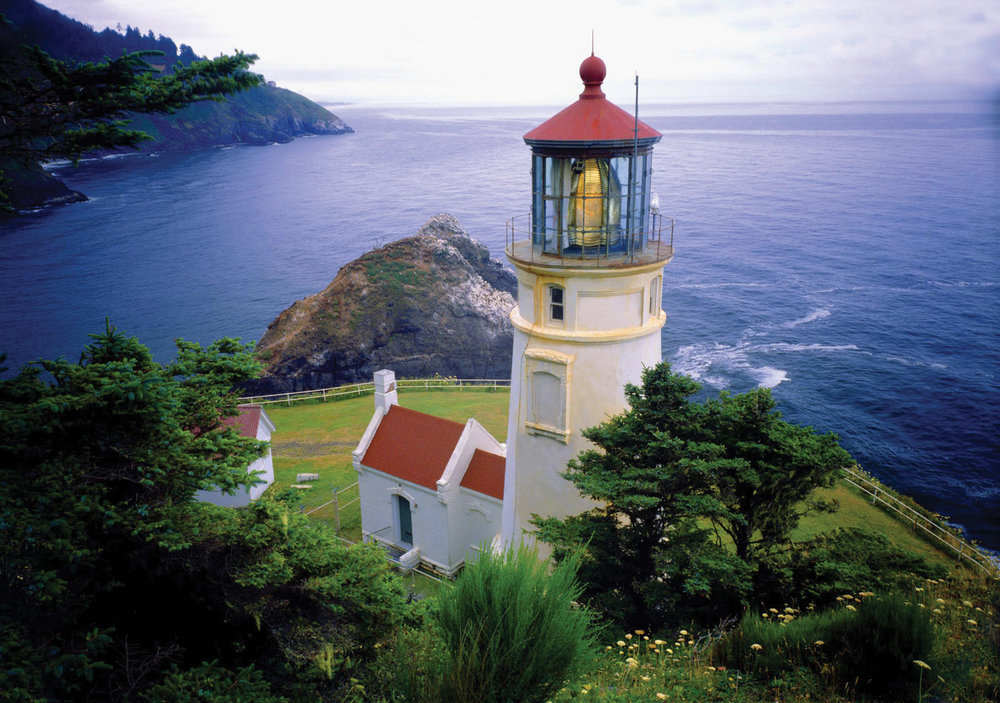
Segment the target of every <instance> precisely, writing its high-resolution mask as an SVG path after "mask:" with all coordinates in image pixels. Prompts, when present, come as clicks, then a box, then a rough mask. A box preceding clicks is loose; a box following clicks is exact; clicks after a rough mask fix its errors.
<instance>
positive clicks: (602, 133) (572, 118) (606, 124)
mask: <svg viewBox="0 0 1000 703" xmlns="http://www.w3.org/2000/svg"><path fill="white" fill-rule="evenodd" d="M606 74H607V69H606V68H605V67H604V62H603V61H601V59H599V58H597V57H596V56H593V55H591V56H589V57H587V58H586V59H584V61H583V63H582V64H580V78H581V79H582V80H583V84H584V89H583V92H582V93H580V99H579V100H577V101H576V102H575V103H573V104H572V105H570V106H569V107H567V108H566V109H565V110H563V111H562V112H559V113H558V114H556V115H555V116H553V117H550V118H549V119H548V120H546V121H545V122H543V123H542V124H540V125H538V126H537V127H535V128H534V129H533V130H531V131H530V132H528V133H527V134H525V135H524V140H525V141H526V142H528V143H529V144H531V143H533V142H585V143H590V142H607V141H615V142H622V141H630V140H635V137H636V131H635V127H636V124H635V117H634V116H633V115H630V114H629V113H627V112H625V110H623V109H621V108H620V107H618V106H617V105H615V104H614V103H612V102H610V101H609V100H608V99H607V96H605V95H604V91H603V90H601V84H602V83H603V82H604V77H605V75H606ZM638 136H639V139H640V140H647V139H651V140H654V141H655V140H658V139H659V138H660V137H662V136H663V135H662V134H660V133H659V132H658V131H656V130H655V129H653V128H652V127H650V126H649V125H648V124H646V123H645V122H642V121H641V120H640V121H639V135H638Z"/></svg>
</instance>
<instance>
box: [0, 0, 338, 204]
mask: <svg viewBox="0 0 1000 703" xmlns="http://www.w3.org/2000/svg"><path fill="white" fill-rule="evenodd" d="M3 9H4V13H5V14H3V15H0V112H2V113H3V115H4V120H3V123H2V124H0V168H2V169H3V171H2V173H0V196H3V195H6V196H8V199H9V203H8V208H10V207H13V208H15V209H27V208H32V207H38V206H42V205H51V204H56V203H63V202H72V201H73V200H80V199H83V196H81V195H80V194H78V193H72V192H71V191H68V190H67V189H66V188H65V187H62V188H60V186H59V184H58V182H57V181H55V179H53V178H52V177H51V176H46V175H45V174H43V173H41V172H40V170H39V168H38V163H39V162H45V161H49V160H54V159H63V158H68V159H72V160H76V159H78V158H80V157H82V156H85V155H92V154H102V153H107V152H108V151H114V150H119V149H139V150H144V151H158V150H165V149H190V148H199V147H208V146H216V145H222V144H258V145H259V144H267V143H271V142H286V141H289V140H290V139H292V138H293V137H295V136H298V135H302V134H340V133H344V132H350V131H352V130H351V128H350V127H348V126H347V125H346V124H344V123H343V121H342V120H340V118H338V117H336V116H335V115H333V114H332V113H330V112H329V111H328V110H326V109H325V108H323V107H321V106H319V105H317V104H316V103H313V102H312V101H310V100H308V99H306V98H304V97H302V96H300V95H296V94H295V93H292V92H290V91H287V90H282V89H278V88H275V87H273V86H268V85H263V78H262V77H261V76H259V75H256V74H253V73H250V72H249V71H248V70H247V69H248V67H249V66H250V64H251V63H253V61H254V60H255V59H256V56H253V55H251V54H244V53H243V52H236V53H235V54H234V55H233V56H219V57H217V58H215V59H212V60H210V61H208V60H204V59H199V58H198V57H196V56H195V55H194V53H193V51H192V50H191V49H190V47H186V46H184V45H181V50H180V52H178V50H177V47H176V45H175V44H174V42H173V40H171V39H170V38H169V37H163V36H162V35H161V36H160V37H158V38H157V37H154V36H153V34H152V31H150V32H149V34H148V35H146V36H144V35H141V34H140V33H139V32H138V31H137V30H135V29H133V28H131V27H129V28H128V29H127V30H125V31H124V32H122V33H119V32H115V31H112V30H110V29H106V30H104V31H103V32H100V33H97V32H94V31H93V29H91V28H90V27H87V26H86V25H83V24H81V23H79V22H76V21H74V20H71V19H70V18H68V17H65V16H63V15H61V14H60V13H58V12H55V11H53V10H49V9H47V8H45V7H43V6H41V5H39V4H38V3H36V2H34V0H12V2H10V3H8V4H7V5H5V7H4V8H3ZM241 91H243V92H241ZM229 95H232V96H233V97H232V98H229V99H225V96H229Z"/></svg>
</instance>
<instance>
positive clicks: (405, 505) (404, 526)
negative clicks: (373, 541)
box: [396, 496, 413, 544]
mask: <svg viewBox="0 0 1000 703" xmlns="http://www.w3.org/2000/svg"><path fill="white" fill-rule="evenodd" d="M396 499H397V500H398V501H399V539H400V541H402V542H405V543H406V544H413V517H412V516H411V515H410V501H408V500H407V499H406V498H404V497H403V496H396Z"/></svg>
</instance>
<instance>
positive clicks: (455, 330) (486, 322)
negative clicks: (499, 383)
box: [248, 215, 517, 393]
mask: <svg viewBox="0 0 1000 703" xmlns="http://www.w3.org/2000/svg"><path fill="white" fill-rule="evenodd" d="M516 291H517V280H516V278H515V277H514V274H513V273H511V272H510V271H509V270H507V269H506V268H504V267H503V265H502V264H501V263H500V262H499V261H497V260H495V259H491V258H490V255H489V251H488V250H487V249H486V247H485V246H483V245H482V244H480V243H479V242H477V241H475V240H474V239H472V238H471V237H469V235H468V234H466V232H465V231H464V230H463V229H462V227H461V225H459V223H458V220H456V219H455V218H454V217H452V216H451V215H437V216H435V217H433V218H431V219H430V220H428V221H427V223H426V224H425V225H424V226H423V227H421V228H420V231H418V232H417V234H416V235H415V236H413V237H407V238H406V239H400V240H398V241H395V242H392V243H391V244H387V245H386V246H384V247H382V248H380V249H376V250H375V251H371V252H368V253H367V254H365V255H364V256H362V257H360V258H359V259H356V260H355V261H352V262H351V263H349V264H347V265H346V266H344V267H343V268H342V269H340V271H339V272H338V273H337V277H336V278H334V279H333V281H332V282H331V283H330V285H329V286H327V287H326V289H325V290H324V291H322V292H321V293H317V294H316V295H312V296H309V297H308V298H305V299H303V300H299V301H297V302H296V303H294V304H293V305H292V306H291V307H290V308H288V309H287V310H285V311H284V312H282V313H281V314H280V315H278V317H277V319H275V320H274V322H272V323H271V324H270V325H269V326H268V328H267V332H266V333H265V334H264V337H263V338H262V339H261V340H260V343H259V345H258V350H259V354H260V356H261V358H262V359H263V360H264V361H265V363H266V364H267V368H266V370H265V373H264V376H263V377H262V378H261V379H260V380H258V381H257V382H255V383H254V384H253V385H252V387H250V388H248V390H249V391H250V392H253V393H278V392H285V391H293V390H305V389H310V388H324V387H329V386H336V385H340V384H343V383H353V382H357V381H369V380H371V377H372V373H373V372H375V371H377V370H378V369H382V368H389V369H392V370H394V371H395V372H396V375H397V376H400V377H425V376H431V375H433V374H440V375H442V376H458V377H460V378H508V377H509V376H510V362H511V348H512V345H513V329H512V326H511V322H510V317H509V314H510V311H511V309H512V308H513V307H514V295H515V294H516Z"/></svg>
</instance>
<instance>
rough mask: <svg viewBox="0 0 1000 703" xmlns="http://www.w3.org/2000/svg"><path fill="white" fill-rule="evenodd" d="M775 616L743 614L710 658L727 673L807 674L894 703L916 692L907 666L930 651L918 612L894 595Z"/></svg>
mask: <svg viewBox="0 0 1000 703" xmlns="http://www.w3.org/2000/svg"><path fill="white" fill-rule="evenodd" d="M780 617H781V618H782V619H780V620H778V619H771V618H762V617H760V616H758V615H755V614H748V615H746V616H745V617H744V618H743V619H742V620H741V621H740V623H739V625H738V626H737V627H736V629H735V630H733V631H732V632H731V633H729V635H727V636H726V637H725V638H724V639H723V640H721V641H720V642H719V644H718V645H717V646H716V649H715V655H716V656H717V657H718V658H719V660H720V661H721V662H722V663H724V664H726V665H728V666H735V667H738V668H740V669H742V670H744V671H747V672H751V673H753V674H757V675H766V676H769V677H773V676H779V675H781V674H782V673H783V672H787V671H791V670H795V669H797V668H799V667H807V668H810V669H812V670H813V671H814V672H815V673H816V674H818V675H822V676H824V677H829V678H830V683H831V684H833V685H835V686H836V687H837V688H839V689H840V690H842V691H846V692H849V693H857V694H860V695H865V696H874V697H876V698H881V699H884V700H900V699H901V697H903V696H909V695H912V693H911V689H915V688H916V686H917V682H918V678H919V674H920V671H919V669H918V665H916V664H915V663H914V662H915V661H923V662H927V661H928V660H929V659H930V658H931V650H932V648H933V645H934V629H933V625H932V624H931V620H930V616H929V614H928V612H927V611H926V609H922V608H919V607H917V606H915V605H911V604H909V603H907V602H906V601H904V600H903V598H902V597H901V596H890V597H886V598H882V599H871V600H866V601H864V602H858V605H857V606H856V607H855V606H854V605H850V606H848V607H845V608H839V609H836V610H828V611H825V612H820V613H810V614H806V615H801V616H794V615H793V616H792V617H791V618H789V617H788V616H787V615H782V616H780Z"/></svg>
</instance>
